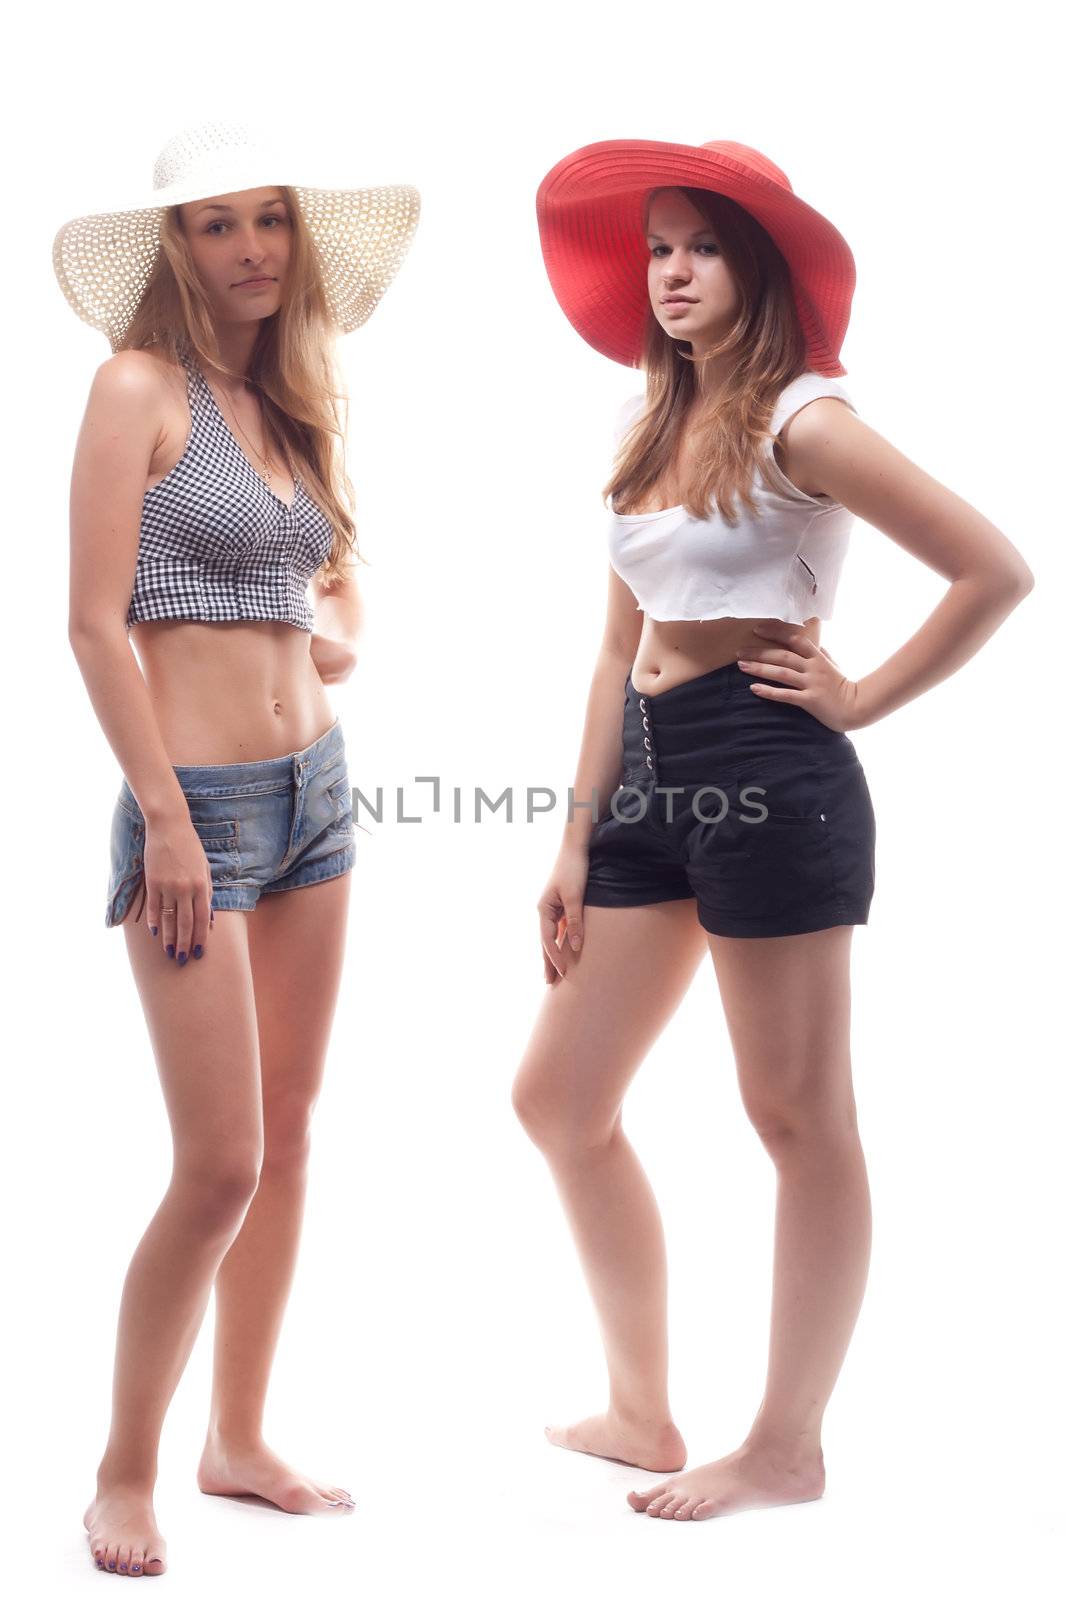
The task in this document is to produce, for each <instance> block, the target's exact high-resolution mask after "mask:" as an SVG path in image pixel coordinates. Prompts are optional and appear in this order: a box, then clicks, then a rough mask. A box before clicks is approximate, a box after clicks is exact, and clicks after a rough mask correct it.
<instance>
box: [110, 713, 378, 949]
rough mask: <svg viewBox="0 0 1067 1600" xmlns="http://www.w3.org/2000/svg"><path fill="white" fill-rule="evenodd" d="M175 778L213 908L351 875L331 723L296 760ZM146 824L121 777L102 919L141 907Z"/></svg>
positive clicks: (346, 792)
mask: <svg viewBox="0 0 1067 1600" xmlns="http://www.w3.org/2000/svg"><path fill="white" fill-rule="evenodd" d="M174 774H175V776H176V777H177V779H178V782H179V784H180V785H181V788H182V792H183V794H184V795H185V798H186V800H187V801H188V804H189V817H190V820H191V822H192V824H193V827H194V828H195V829H196V831H197V833H198V835H199V837H200V842H201V844H202V845H203V847H204V854H205V855H206V857H207V860H208V865H209V866H210V868H211V905H212V909H213V910H215V911H251V910H253V909H254V907H255V904H256V902H257V900H258V899H259V897H260V895H261V894H276V893H278V891H279V890H282V889H299V888H302V887H303V886H304V885H305V884H309V883H321V882H322V881H323V879H325V878H336V877H338V876H339V875H340V874H341V873H342V872H348V871H350V870H351V868H352V867H353V865H354V863H355V856H356V845H355V833H354V830H353V823H352V786H351V784H350V782H349V778H348V767H347V763H346V758H345V745H344V737H343V735H342V732H341V724H340V720H335V721H334V723H333V724H332V726H331V727H329V728H327V730H326V732H325V733H324V734H322V735H321V736H320V737H319V738H318V739H316V740H315V742H314V743H313V744H309V745H308V746H307V748H306V749H304V750H295V751H294V752H293V753H292V754H291V755H287V756H273V757H270V758H269V759H268V760H266V761H239V762H235V763H226V764H224V765H222V766H180V767H175V768H174ZM144 844H145V819H144V816H143V815H142V812H141V808H140V806H139V805H138V804H137V801H136V800H135V799H134V797H133V792H132V790H131V789H130V786H129V784H128V783H127V782H126V780H125V779H123V782H122V787H121V789H120V790H119V795H118V800H117V802H116V804H115V810H114V812H113V814H112V819H111V878H110V882H109V884H108V891H107V911H106V913H105V917H104V922H105V925H106V926H107V927H109V928H110V927H114V926H115V925H116V924H117V923H120V922H122V921H124V919H125V917H126V915H127V913H128V912H129V910H130V908H131V906H132V905H133V902H134V900H135V898H136V897H137V894H138V891H140V905H139V906H138V910H137V916H136V917H135V918H134V920H135V921H140V917H141V912H142V911H143V909H144V902H145V882H144Z"/></svg>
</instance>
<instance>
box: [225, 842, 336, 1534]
mask: <svg viewBox="0 0 1067 1600" xmlns="http://www.w3.org/2000/svg"><path fill="white" fill-rule="evenodd" d="M351 877H352V875H351V873H345V874H343V875H342V876H341V877H338V878H330V879H327V880H326V881H325V882H324V883H315V884H309V885H307V887H305V888H301V889H289V890H285V891H284V892H282V893H278V894H269V895H264V896H262V898H261V899H260V901H259V904H258V905H257V906H256V909H255V912H254V913H253V915H252V917H251V919H250V927H249V947H250V953H251V965H252V978H253V983H254V985H255V994H256V1014H257V1017H258V1019H259V1051H260V1072H261V1079H262V1085H263V1124H264V1153H263V1168H262V1171H261V1173H260V1179H259V1188H258V1189H257V1191H256V1197H255V1199H254V1200H253V1201H252V1204H251V1206H250V1207H249V1209H248V1214H247V1216H246V1217H245V1219H244V1224H243V1226H242V1228H241V1231H240V1233H239V1234H238V1235H237V1238H236V1239H235V1240H234V1242H233V1244H232V1245H231V1246H230V1249H229V1251H228V1252H227V1255H226V1258H225V1260H224V1261H223V1263H222V1265H221V1267H220V1268H219V1272H218V1277H217V1278H216V1280H215V1310H216V1315H215V1372H214V1386H213V1392H212V1400H211V1419H210V1422H209V1425H208V1433H207V1441H206V1443H205V1445H204V1451H203V1454H202V1456H201V1459H200V1466H199V1469H198V1472H197V1482H198V1484H199V1486H200V1488H201V1489H202V1490H203V1491H204V1493H205V1494H256V1495H259V1496H260V1497H261V1498H263V1499H265V1500H270V1501H272V1502H273V1504H275V1505H277V1506H280V1507H281V1508H282V1510H283V1511H294V1512H311V1511H324V1510H327V1509H329V1508H331V1507H334V1506H341V1507H344V1508H347V1507H348V1506H351V1505H352V1504H353V1503H354V1502H353V1501H352V1498H351V1496H350V1495H349V1493H348V1491H347V1490H346V1489H340V1488H337V1487H336V1486H335V1485H333V1484H324V1483H319V1482H317V1481H315V1480H313V1479H311V1478H307V1477H305V1476H304V1474H303V1473H300V1472H297V1471H295V1470H294V1469H293V1468H292V1467H290V1466H288V1465H287V1464H286V1463H285V1462H284V1461H283V1460H281V1458H280V1457H279V1456H276V1455H275V1454H274V1452H273V1451H272V1450H270V1449H269V1448H268V1447H267V1445H266V1443H265V1442H264V1439H263V1411H264V1406H265V1403H266V1396H267V1385H268V1382H269V1380H270V1372H271V1366H272V1364H273V1361H274V1353H275V1350H276V1348H277V1344H278V1337H279V1334H280V1332H281V1326H282V1317H283V1315H284V1313H285V1306H286V1302H287V1301H288V1298H289V1291H290V1288H291V1286H292V1281H293V1274H294V1272H295V1269H296V1259H297V1252H298V1249H299V1244H300V1230H301V1223H302V1220H303V1214H304V1197H305V1193H306V1189H307V1170H308V1156H309V1152H310V1137H311V1113H312V1109H313V1107H314V1105H315V1101H316V1099H317V1098H318V1094H319V1090H320V1088H321V1085H322V1076H323V1069H324V1067H325V1064H326V1054H327V1047H328V1044H329V1036H330V1027H331V1024H332V1022H333V1015H334V1010H335V1007H336V1003H337V994H338V988H339V986H340V981H341V971H342V963H343V953H344V936H345V924H346V920H347V912H348V899H349V892H350V885H351Z"/></svg>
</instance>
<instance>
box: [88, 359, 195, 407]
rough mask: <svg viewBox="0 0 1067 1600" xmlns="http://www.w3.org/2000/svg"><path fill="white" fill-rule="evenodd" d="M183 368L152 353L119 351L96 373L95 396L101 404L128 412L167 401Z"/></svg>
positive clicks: (102, 363)
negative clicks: (138, 407)
mask: <svg viewBox="0 0 1067 1600" xmlns="http://www.w3.org/2000/svg"><path fill="white" fill-rule="evenodd" d="M181 382H182V369H181V367H180V366H178V365H176V364H175V363H174V362H171V361H167V360H166V359H165V358H164V357H162V356H159V355H156V354H155V353H154V352H153V351H151V350H119V351H117V352H116V354H115V355H113V356H109V357H108V358H107V360H106V361H102V362H101V363H100V365H99V366H98V367H97V369H96V372H95V373H94V374H93V385H92V396H93V399H94V400H95V401H97V402H98V403H101V402H102V403H103V404H104V405H106V406H112V407H114V408H115V409H117V410H120V411H126V410H130V409H134V408H136V407H137V406H144V405H153V404H156V403H158V402H160V401H165V400H166V399H167V398H168V397H169V396H170V395H171V394H172V393H173V392H174V388H175V384H176V383H181Z"/></svg>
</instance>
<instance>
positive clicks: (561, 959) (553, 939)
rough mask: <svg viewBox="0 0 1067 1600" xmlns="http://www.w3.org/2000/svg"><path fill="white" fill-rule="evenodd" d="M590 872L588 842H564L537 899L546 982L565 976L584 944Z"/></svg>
mask: <svg viewBox="0 0 1067 1600" xmlns="http://www.w3.org/2000/svg"><path fill="white" fill-rule="evenodd" d="M588 876H589V849H588V846H587V845H580V844H564V845H563V847H562V849H561V850H560V852H559V855H558V856H557V857H556V864H555V866H554V867H553V868H552V871H551V873H550V875H549V879H548V883H547V884H546V885H545V889H544V892H543V893H542V895H541V898H540V899H539V900H538V902H537V911H538V915H539V917H540V919H541V955H542V958H543V960H544V965H545V982H546V983H555V982H556V980H557V978H564V977H566V975H567V968H568V966H569V965H570V963H571V961H573V960H574V958H575V956H576V955H577V954H578V952H579V951H580V950H581V948H582V906H583V901H584V896H585V884H586V879H587V878H588ZM561 923H563V925H564V928H563V933H562V937H561V930H560V924H561Z"/></svg>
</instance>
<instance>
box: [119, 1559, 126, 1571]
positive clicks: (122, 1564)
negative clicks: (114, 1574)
mask: <svg viewBox="0 0 1067 1600" xmlns="http://www.w3.org/2000/svg"><path fill="white" fill-rule="evenodd" d="M119 1571H120V1572H125V1571H126V1563H125V1561H120V1562H119Z"/></svg>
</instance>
